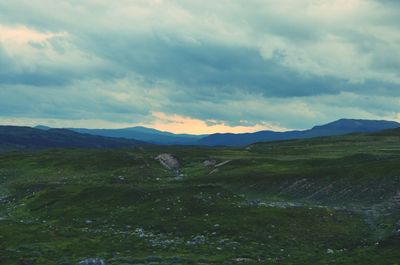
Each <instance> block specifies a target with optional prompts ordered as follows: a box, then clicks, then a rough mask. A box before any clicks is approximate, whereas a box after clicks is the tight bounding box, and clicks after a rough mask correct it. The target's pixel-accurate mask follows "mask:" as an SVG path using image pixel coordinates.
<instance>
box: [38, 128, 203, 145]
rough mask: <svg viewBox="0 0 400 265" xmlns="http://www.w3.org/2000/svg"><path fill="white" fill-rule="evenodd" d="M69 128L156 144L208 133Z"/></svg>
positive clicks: (193, 139) (189, 141) (186, 140)
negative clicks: (192, 133)
mask: <svg viewBox="0 0 400 265" xmlns="http://www.w3.org/2000/svg"><path fill="white" fill-rule="evenodd" d="M35 128H38V129H43V130H47V129H49V127H47V126H43V125H38V126H36V127H35ZM68 129H69V130H71V131H75V132H78V133H86V134H91V135H99V136H106V137H118V138H126V139H135V140H140V141H145V142H149V143H155V144H194V143H195V142H196V141H198V140H200V139H201V138H203V137H205V136H206V135H191V134H174V133H170V132H164V131H159V130H156V129H151V128H146V127H142V126H137V127H130V128H123V129H85V128H68Z"/></svg>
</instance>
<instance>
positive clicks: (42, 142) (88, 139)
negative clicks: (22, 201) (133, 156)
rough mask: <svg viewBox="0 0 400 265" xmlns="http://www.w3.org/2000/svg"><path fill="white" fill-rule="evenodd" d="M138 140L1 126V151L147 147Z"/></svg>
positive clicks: (59, 130) (65, 130)
mask: <svg viewBox="0 0 400 265" xmlns="http://www.w3.org/2000/svg"><path fill="white" fill-rule="evenodd" d="M145 144H146V143H144V142H141V141H136V140H128V139H121V138H110V137H103V136H93V135H88V134H82V133H77V132H73V131H70V130H67V129H47V130H43V129H37V128H31V127H20V126H0V151H5V150H14V149H24V148H52V147H87V148H114V147H130V146H139V145H145Z"/></svg>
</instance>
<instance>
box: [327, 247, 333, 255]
mask: <svg viewBox="0 0 400 265" xmlns="http://www.w3.org/2000/svg"><path fill="white" fill-rule="evenodd" d="M326 253H327V254H333V253H335V251H333V249H330V248H328V249H327V250H326Z"/></svg>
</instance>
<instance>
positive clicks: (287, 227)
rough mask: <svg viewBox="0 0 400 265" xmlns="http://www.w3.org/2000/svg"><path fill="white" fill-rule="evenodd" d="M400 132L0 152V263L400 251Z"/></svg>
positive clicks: (244, 259)
mask: <svg viewBox="0 0 400 265" xmlns="http://www.w3.org/2000/svg"><path fill="white" fill-rule="evenodd" d="M399 165H400V134H398V133H397V131H390V132H387V133H380V134H359V135H349V136H338V137H328V138H316V139H308V140H294V141H283V142H274V143H260V144H255V145H251V146H248V147H247V148H195V147H176V146H170V147H165V146H164V147H158V146H144V147H131V148H125V149H51V150H41V151H26V152H12V153H6V154H2V155H1V156H0V187H1V188H0V264H4V265H14V264H20V265H22V264H24V265H42V264H43V265H50V264H52V265H53V264H56V265H77V264H78V265H103V264H111V265H123V264H124V265H126V264H153V265H155V264H160V265H161V264H351V265H354V264H360V265H361V264H382V265H386V264H398V263H399V259H400V167H399Z"/></svg>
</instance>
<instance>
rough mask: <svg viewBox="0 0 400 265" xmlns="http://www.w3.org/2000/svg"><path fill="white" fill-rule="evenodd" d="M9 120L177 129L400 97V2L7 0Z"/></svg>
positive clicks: (3, 61) (3, 67)
mask: <svg viewBox="0 0 400 265" xmlns="http://www.w3.org/2000/svg"><path fill="white" fill-rule="evenodd" d="M0 10H1V11H2V12H0V122H1V121H4V122H7V123H15V124H37V123H45V124H48V125H52V124H56V125H57V127H78V126H79V127H91V128H93V127H102V128H117V127H130V126H135V125H144V126H150V127H155V128H157V129H160V130H167V131H173V132H177V133H196V134H204V133H212V132H247V131H249V132H250V131H257V130H263V129H271V130H285V129H304V128H309V127H311V126H313V125H315V124H322V123H326V122H329V121H332V120H335V119H339V118H364V119H392V120H398V121H399V115H400V114H399V111H400V72H399V69H400V53H399V51H400V30H399V25H400V17H399V15H398V14H399V12H400V3H399V2H398V1H391V0H385V1H378V0H376V1H375V0H365V1H361V0H347V1H344V0H330V1H328V0H299V1H292V0H282V1H273V0H260V1H258V0H255V1H247V2H243V1H230V0H221V1H211V0H210V1H208V0H205V1H180V0H173V1H125V0H124V1H105V0H104V1H103V0H102V1H91V0H83V1H68V0H61V1H52V0H37V1H21V0H15V1H1V2H0Z"/></svg>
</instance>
